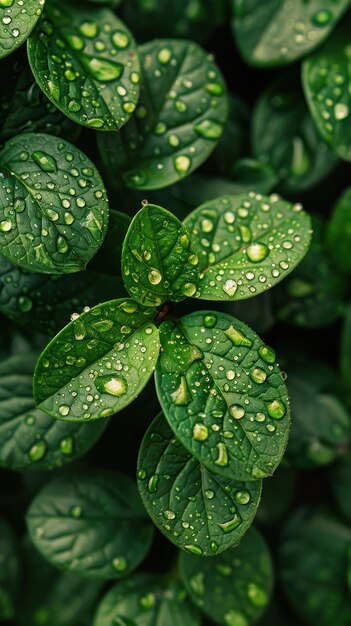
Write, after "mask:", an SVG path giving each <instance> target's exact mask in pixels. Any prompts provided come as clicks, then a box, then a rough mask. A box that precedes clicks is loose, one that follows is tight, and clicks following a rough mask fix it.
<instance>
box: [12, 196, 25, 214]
mask: <svg viewBox="0 0 351 626" xmlns="http://www.w3.org/2000/svg"><path fill="white" fill-rule="evenodd" d="M13 208H14V209H15V211H16V213H23V211H24V209H25V208H26V203H25V201H24V200H20V199H18V200H15V204H14V206H13Z"/></svg>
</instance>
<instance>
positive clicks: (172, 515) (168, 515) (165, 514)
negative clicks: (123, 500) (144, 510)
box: [163, 509, 176, 520]
mask: <svg viewBox="0 0 351 626" xmlns="http://www.w3.org/2000/svg"><path fill="white" fill-rule="evenodd" d="M163 517H165V519H168V520H172V519H175V518H176V514H175V513H174V512H173V511H170V510H169V509H166V510H165V511H163Z"/></svg>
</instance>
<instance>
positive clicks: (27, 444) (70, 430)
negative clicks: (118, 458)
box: [0, 353, 107, 471]
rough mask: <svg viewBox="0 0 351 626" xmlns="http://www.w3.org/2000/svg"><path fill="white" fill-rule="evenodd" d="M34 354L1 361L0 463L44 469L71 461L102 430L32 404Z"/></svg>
mask: <svg viewBox="0 0 351 626" xmlns="http://www.w3.org/2000/svg"><path fill="white" fill-rule="evenodd" d="M36 359H37V355H36V354H34V353H30V354H26V355H25V356H24V355H19V354H18V355H15V356H10V357H8V358H6V359H3V360H2V362H1V363H0V466H1V467H4V468H6V469H9V470H17V471H43V470H51V469H54V468H55V467H60V466H62V465H65V464H66V463H71V462H72V461H74V460H75V459H77V458H78V457H80V456H81V455H82V454H84V453H86V452H87V451H88V450H89V449H90V448H91V447H92V446H93V445H94V444H95V443H96V441H97V440H98V439H99V437H100V436H101V435H102V433H103V431H104V430H105V427H106V425H107V424H106V423H105V422H104V421H101V422H97V423H96V424H80V423H69V424H68V423H64V422H62V421H59V420H55V419H54V418H52V417H49V416H48V415H46V414H45V413H43V412H42V411H40V410H39V409H37V408H36V407H35V404H34V400H33V398H32V377H33V370H34V365H35V362H36Z"/></svg>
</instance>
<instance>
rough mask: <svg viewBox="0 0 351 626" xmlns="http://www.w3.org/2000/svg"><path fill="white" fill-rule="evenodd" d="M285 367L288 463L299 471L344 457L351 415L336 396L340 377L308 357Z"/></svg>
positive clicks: (286, 455) (349, 433)
mask: <svg viewBox="0 0 351 626" xmlns="http://www.w3.org/2000/svg"><path fill="white" fill-rule="evenodd" d="M284 367H286V371H287V374H288V387H289V393H290V398H291V413H292V428H291V433H290V437H289V442H288V447H287V450H286V454H285V459H286V460H287V461H288V462H289V463H290V464H291V465H292V466H293V467H300V468H309V467H318V466H321V465H328V464H330V463H332V462H333V461H335V459H337V458H338V457H339V456H341V455H342V454H344V453H345V450H346V449H347V447H348V445H349V442H350V435H351V432H350V427H351V421H350V416H349V413H348V411H347V409H346V408H345V407H344V406H343V404H342V402H340V400H339V398H338V397H337V395H336V390H337V385H338V380H337V377H336V376H335V374H334V372H333V370H332V369H331V368H329V367H328V366H327V365H325V364H324V363H322V362H317V361H313V360H311V359H308V358H307V357H305V358H304V360H303V363H301V362H300V363H299V362H298V361H297V362H296V361H295V362H294V360H292V362H291V363H289V360H288V361H287V364H286V365H285V364H284ZM333 390H335V391H334V393H333Z"/></svg>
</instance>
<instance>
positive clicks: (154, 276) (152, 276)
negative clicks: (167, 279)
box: [148, 269, 162, 285]
mask: <svg viewBox="0 0 351 626" xmlns="http://www.w3.org/2000/svg"><path fill="white" fill-rule="evenodd" d="M148 279H149V281H150V283H151V284H152V285H158V284H159V283H160V282H161V280H162V274H161V272H159V270H157V269H152V270H151V271H150V272H149V273H148Z"/></svg>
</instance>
